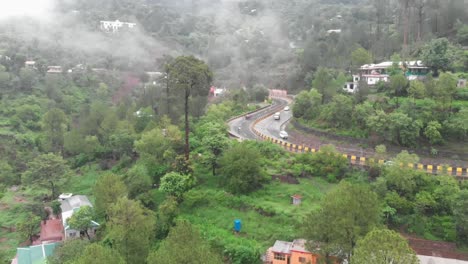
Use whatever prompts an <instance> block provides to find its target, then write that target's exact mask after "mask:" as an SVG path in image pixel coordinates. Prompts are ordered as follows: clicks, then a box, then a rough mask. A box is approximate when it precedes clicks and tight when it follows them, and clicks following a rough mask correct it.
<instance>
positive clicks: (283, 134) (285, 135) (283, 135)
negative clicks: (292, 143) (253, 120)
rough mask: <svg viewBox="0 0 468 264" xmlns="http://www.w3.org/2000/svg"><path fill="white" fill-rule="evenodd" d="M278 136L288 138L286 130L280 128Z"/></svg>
mask: <svg viewBox="0 0 468 264" xmlns="http://www.w3.org/2000/svg"><path fill="white" fill-rule="evenodd" d="M279 136H280V138H282V139H288V132H286V131H284V130H281V131H280V133H279Z"/></svg>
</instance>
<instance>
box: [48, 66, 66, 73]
mask: <svg viewBox="0 0 468 264" xmlns="http://www.w3.org/2000/svg"><path fill="white" fill-rule="evenodd" d="M62 72H63V70H62V66H47V73H51V74H57V73H62Z"/></svg>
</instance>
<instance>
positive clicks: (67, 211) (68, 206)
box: [59, 195, 99, 239]
mask: <svg viewBox="0 0 468 264" xmlns="http://www.w3.org/2000/svg"><path fill="white" fill-rule="evenodd" d="M60 197H61V198H59V199H60V203H61V206H60V208H61V210H62V223H63V227H64V228H63V229H64V234H65V239H68V238H75V237H78V236H79V235H80V233H81V231H80V230H75V229H72V228H71V227H70V225H69V223H68V221H69V219H70V218H71V217H72V216H73V214H75V213H76V212H78V211H79V210H80V208H82V207H86V206H89V207H93V205H92V204H91V202H90V201H89V199H88V197H87V196H85V195H73V196H70V195H68V196H62V195H61V196H60ZM63 197H64V198H63ZM98 227H99V224H98V223H97V222H95V221H93V220H90V223H89V226H88V227H87V230H86V231H87V232H86V233H87V234H88V235H94V233H95V231H96V229H97V228H98Z"/></svg>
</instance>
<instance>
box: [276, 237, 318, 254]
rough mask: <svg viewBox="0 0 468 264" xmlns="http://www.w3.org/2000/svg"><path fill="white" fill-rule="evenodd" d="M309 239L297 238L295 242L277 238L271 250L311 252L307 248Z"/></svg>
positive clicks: (289, 252) (287, 252)
mask: <svg viewBox="0 0 468 264" xmlns="http://www.w3.org/2000/svg"><path fill="white" fill-rule="evenodd" d="M306 243H307V241H306V240H305V239H295V240H294V241H293V242H288V241H281V240H276V242H275V244H274V245H273V247H272V248H271V250H272V251H273V252H275V253H282V254H291V251H300V252H307V253H310V252H309V251H308V250H307V249H306Z"/></svg>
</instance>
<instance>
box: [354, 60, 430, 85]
mask: <svg viewBox="0 0 468 264" xmlns="http://www.w3.org/2000/svg"><path fill="white" fill-rule="evenodd" d="M392 66H393V62H391V61H385V62H381V63H378V64H365V65H362V66H361V68H360V69H359V75H360V78H361V79H362V80H364V81H366V82H367V84H368V85H375V84H377V83H378V82H380V81H382V82H388V81H390V74H389V70H390V69H391V68H392ZM398 68H399V69H400V70H401V71H402V72H403V73H404V74H405V76H406V78H407V79H408V80H410V81H412V80H416V79H418V78H423V77H425V76H426V75H427V74H428V73H429V68H428V67H426V66H424V65H423V63H422V61H404V62H401V61H400V62H398Z"/></svg>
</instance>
